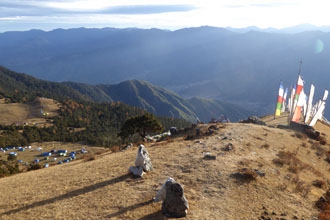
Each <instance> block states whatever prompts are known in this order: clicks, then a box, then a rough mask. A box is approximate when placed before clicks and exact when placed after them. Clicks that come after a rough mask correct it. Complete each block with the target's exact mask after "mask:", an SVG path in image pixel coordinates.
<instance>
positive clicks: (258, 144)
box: [0, 123, 330, 220]
mask: <svg viewBox="0 0 330 220" xmlns="http://www.w3.org/2000/svg"><path fill="white" fill-rule="evenodd" d="M200 126H202V127H201V130H202V133H203V132H204V131H205V130H206V129H207V128H208V127H209V126H210V125H209V124H205V125H200ZM216 126H217V127H218V130H216V132H215V133H214V134H213V135H210V136H206V135H203V136H201V137H199V138H198V139H194V140H187V141H186V140H184V139H183V137H177V138H175V139H172V140H167V141H164V142H157V143H149V144H146V147H147V149H148V151H149V154H150V157H151V160H152V162H153V165H154V170H153V171H152V172H150V173H148V174H146V175H144V176H143V178H142V179H132V178H131V176H130V175H127V173H128V171H127V170H128V168H129V166H131V165H134V160H135V156H136V151H137V146H134V147H133V148H130V149H127V150H125V151H122V152H117V153H109V152H108V153H105V154H103V155H99V156H97V158H96V160H93V161H87V162H86V161H83V160H80V161H75V162H72V163H69V164H63V165H59V166H53V167H50V168H45V169H41V170H36V171H31V172H27V173H22V174H18V175H15V176H11V177H6V178H2V179H0V192H1V199H0V216H1V219H4V220H5V219H132V220H133V219H134V220H137V219H140V220H147V219H165V218H164V217H163V216H162V214H161V211H160V210H161V203H153V202H151V199H152V198H153V197H154V196H155V194H156V192H157V190H158V189H159V188H160V186H161V185H162V184H163V182H164V181H165V180H166V179H167V177H169V176H171V177H173V178H175V180H177V181H178V182H179V183H181V184H182V185H183V186H184V190H185V195H186V197H187V199H188V201H189V205H190V209H189V211H188V215H187V217H186V218H183V219H194V220H195V219H198V220H200V219H207V220H209V219H224V220H227V219H248V220H250V219H258V218H261V217H262V216H264V217H271V219H276V218H279V219H280V218H282V219H294V218H296V219H313V216H316V215H317V212H318V211H317V210H316V209H315V208H314V203H315V201H316V200H317V199H318V198H319V197H320V196H321V195H322V194H323V193H324V192H325V190H324V189H322V188H319V187H315V186H313V185H312V182H313V181H315V180H323V181H328V180H329V179H330V178H329V172H328V171H329V168H330V165H329V164H328V163H327V162H326V161H325V160H324V157H325V156H324V155H320V156H317V155H316V149H315V146H316V145H315V144H313V143H314V141H313V140H310V139H308V138H306V137H305V136H302V135H297V134H296V132H295V131H292V130H284V129H277V128H271V127H266V126H258V125H253V124H238V123H229V124H217V125H216ZM319 126H321V127H322V129H324V130H323V131H322V132H323V135H326V137H327V138H328V137H329V134H330V133H329V128H328V127H327V126H324V125H322V124H321V125H319ZM191 132H192V133H194V130H192V131H191ZM229 143H231V144H232V145H233V146H234V149H233V150H231V151H223V150H222V148H223V147H225V146H227V145H228V144H229ZM313 146H314V147H313ZM322 147H323V148H324V150H326V151H328V148H329V146H328V145H325V146H322ZM279 151H289V152H295V154H294V156H293V157H294V158H298V159H299V160H298V159H295V160H292V161H297V160H298V161H300V162H299V163H298V165H297V164H294V163H292V167H294V165H296V166H297V167H298V168H299V169H298V170H294V169H293V168H292V167H291V170H290V169H288V168H289V165H284V166H282V167H280V166H277V165H276V164H274V163H273V162H272V160H273V159H275V158H278V156H277V154H278V152H279ZM206 152H209V153H210V154H212V155H216V156H217V157H216V160H204V159H203V157H204V153H206ZM297 167H296V168H297ZM239 168H253V169H257V170H259V171H262V172H264V173H265V176H264V177H261V176H258V177H257V178H256V180H254V181H251V182H248V183H240V182H237V180H236V179H235V178H233V177H231V174H233V173H235V172H236V171H237V170H238V169H239Z"/></svg>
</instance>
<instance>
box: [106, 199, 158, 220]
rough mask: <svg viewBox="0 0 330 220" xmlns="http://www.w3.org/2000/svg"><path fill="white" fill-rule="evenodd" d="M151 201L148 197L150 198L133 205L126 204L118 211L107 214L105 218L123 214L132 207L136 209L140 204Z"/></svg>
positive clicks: (146, 203) (143, 204)
mask: <svg viewBox="0 0 330 220" xmlns="http://www.w3.org/2000/svg"><path fill="white" fill-rule="evenodd" d="M152 202H153V199H150V200H147V201H144V202H141V203H138V204H135V205H131V206H127V207H125V208H122V209H120V210H119V211H118V212H115V213H112V214H110V215H107V216H106V218H113V217H116V216H118V215H121V214H124V213H125V212H128V211H132V210H133V209H137V208H140V207H142V206H145V205H148V204H151V203H152Z"/></svg>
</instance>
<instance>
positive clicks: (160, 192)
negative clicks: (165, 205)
mask: <svg viewBox="0 0 330 220" xmlns="http://www.w3.org/2000/svg"><path fill="white" fill-rule="evenodd" d="M167 182H175V181H174V179H173V178H172V177H169V178H168V179H167V180H166V181H165V183H164V184H163V185H162V187H161V188H160V189H159V190H158V192H157V194H156V197H155V198H154V202H159V201H164V200H165V197H166V189H165V185H166V183H167Z"/></svg>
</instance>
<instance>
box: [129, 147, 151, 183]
mask: <svg viewBox="0 0 330 220" xmlns="http://www.w3.org/2000/svg"><path fill="white" fill-rule="evenodd" d="M152 169H153V167H152V163H151V160H150V157H149V153H148V151H147V149H146V148H145V146H144V145H142V144H141V145H140V146H139V149H138V151H137V155H136V159H135V166H131V167H130V168H129V172H130V173H132V174H133V176H134V177H142V176H143V174H144V173H145V172H149V171H151V170H152Z"/></svg>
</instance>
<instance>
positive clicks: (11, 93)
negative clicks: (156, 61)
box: [0, 67, 251, 122]
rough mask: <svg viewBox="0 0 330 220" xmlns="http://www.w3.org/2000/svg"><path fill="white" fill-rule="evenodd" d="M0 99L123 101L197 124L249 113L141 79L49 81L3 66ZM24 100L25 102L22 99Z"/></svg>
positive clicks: (239, 117)
mask: <svg viewBox="0 0 330 220" xmlns="http://www.w3.org/2000/svg"><path fill="white" fill-rule="evenodd" d="M0 78H1V81H0V98H1V97H11V98H12V99H13V98H15V97H19V98H17V99H22V97H24V98H23V99H25V100H26V99H29V98H31V99H33V98H34V97H36V96H42V97H47V98H53V99H55V100H59V101H63V100H66V99H73V100H75V101H80V102H84V101H85V102H86V101H88V102H117V101H120V102H123V103H126V104H128V105H131V106H134V107H139V108H142V109H145V110H147V111H149V112H151V113H153V114H155V115H158V116H168V117H175V118H183V119H186V120H188V121H191V122H196V120H197V118H199V119H200V120H202V121H204V122H209V121H210V120H211V118H214V119H217V118H218V117H220V116H221V115H224V116H226V117H228V118H229V119H230V120H232V121H238V120H240V119H244V118H246V117H247V116H248V115H249V114H251V113H250V112H249V111H247V110H245V109H242V108H240V107H238V106H235V105H233V104H230V103H225V102H220V101H214V100H207V99H202V98H191V99H184V98H182V97H180V96H178V95H177V94H175V93H174V92H171V91H168V90H166V89H163V88H161V87H159V86H154V85H152V84H151V83H148V82H146V81H142V80H127V81H124V82H121V83H119V84H113V85H110V84H109V85H105V84H100V85H89V84H84V83H74V82H62V83H58V82H49V81H44V80H39V79H36V78H34V77H31V76H29V75H26V74H21V73H16V72H14V71H11V70H9V69H6V68H3V67H0ZM22 101H24V100H22Z"/></svg>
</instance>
